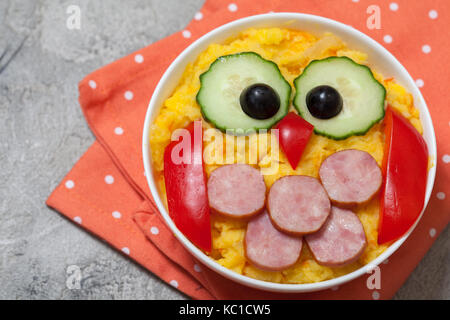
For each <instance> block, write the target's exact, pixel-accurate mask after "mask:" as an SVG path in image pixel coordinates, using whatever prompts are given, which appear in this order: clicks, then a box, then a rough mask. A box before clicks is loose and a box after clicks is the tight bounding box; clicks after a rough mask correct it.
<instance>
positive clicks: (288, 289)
mask: <svg viewBox="0 0 450 320" xmlns="http://www.w3.org/2000/svg"><path fill="white" fill-rule="evenodd" d="M274 17H276V18H279V19H286V21H289V20H292V19H295V20H302V19H303V20H305V19H306V20H309V21H312V22H317V23H319V24H322V25H328V26H330V27H332V28H338V29H340V30H341V31H343V32H346V33H350V34H351V36H353V37H355V38H359V39H360V40H361V39H363V40H364V41H365V42H366V43H369V44H370V45H371V46H373V47H375V48H376V49H377V50H378V51H380V52H382V54H383V55H384V56H386V58H387V59H389V60H391V61H392V62H393V63H394V64H396V65H397V67H398V69H399V73H400V74H403V75H404V76H405V77H406V79H407V81H408V82H410V87H411V88H412V91H413V92H410V93H412V94H413V95H414V97H415V98H417V99H418V103H417V102H416V104H419V105H422V106H423V110H420V111H421V122H422V123H424V122H426V123H427V127H428V128H429V132H428V133H429V135H430V138H431V145H429V144H428V143H427V146H428V149H429V150H428V152H429V156H431V157H434V158H436V154H437V153H436V137H435V132H434V127H433V123H432V120H431V116H430V113H429V110H428V107H427V105H426V103H425V100H424V98H423V96H422V94H421V92H420V90H419V89H418V88H417V86H416V85H415V83H414V80H413V79H412V77H411V76H410V74H409V73H408V71H407V70H406V69H405V68H404V67H403V65H402V64H401V63H400V62H399V61H398V60H397V59H396V58H395V57H394V56H393V55H392V54H391V53H390V52H389V51H388V50H387V49H385V48H384V47H383V46H382V45H381V44H379V43H378V42H377V41H375V40H374V39H372V38H370V37H369V36H368V35H366V34H364V33H362V32H361V31H358V30H356V29H354V28H352V27H350V26H348V25H346V24H344V23H341V22H338V21H335V20H332V19H329V18H324V17H321V16H317V15H311V14H304V13H292V12H277V13H267V14H259V15H253V16H249V17H245V18H242V19H238V20H234V21H232V22H229V23H226V24H224V25H222V26H219V27H218V28H215V29H213V30H211V31H209V32H207V33H206V34H204V35H203V36H201V37H200V38H198V39H197V40H195V41H194V42H193V43H191V44H190V45H189V46H188V47H187V48H185V49H184V50H183V51H182V52H181V53H180V54H179V55H178V56H177V57H176V59H175V60H174V61H172V63H171V64H170V66H169V67H168V68H167V70H166V71H165V72H164V74H163V76H162V77H161V79H160V80H159V82H158V84H157V86H156V88H155V90H154V92H153V94H152V97H151V99H150V102H149V105H148V108H147V112H146V116H145V122H144V130H143V136H142V152H143V161H144V168H145V176H146V179H147V183H148V185H149V188H150V192H151V194H152V196H153V198H154V201H155V203H156V206H157V208H158V210H159V211H160V213H161V215H162V217H163V219H164V221H165V223H166V224H167V225H168V227H169V228H170V230H171V231H172V232H173V234H174V235H175V237H176V238H178V239H179V241H180V242H181V244H182V245H183V246H184V247H185V248H186V249H187V250H188V251H189V252H190V253H191V254H192V255H193V256H194V257H195V258H196V259H197V260H199V261H200V262H201V263H202V264H204V265H206V266H207V267H208V268H210V269H212V270H213V271H215V272H217V273H219V274H220V275H222V276H224V277H226V278H227V279H230V280H233V281H235V282H237V283H240V284H243V285H245V286H249V287H252V288H256V289H261V290H265V291H272V292H284V293H300V292H312V291H319V290H325V289H328V288H332V287H336V286H339V285H342V284H344V283H346V282H349V281H351V280H353V279H355V278H358V277H360V276H362V275H363V274H366V273H367V274H368V273H371V272H372V270H373V268H374V267H375V266H378V265H379V264H380V263H381V262H383V261H385V260H386V259H387V258H389V257H390V256H391V255H392V254H393V253H394V252H395V251H397V249H398V248H399V247H400V246H401V245H402V244H403V243H404V242H405V240H406V239H407V238H408V237H409V235H410V234H411V233H412V231H413V230H414V229H415V227H416V226H417V224H418V223H419V221H420V219H421V218H422V216H423V213H424V211H425V208H426V207H427V204H428V201H429V199H430V196H431V193H432V189H433V185H434V180H435V175H436V165H435V164H434V166H433V167H431V168H430V169H429V171H428V178H427V190H426V194H425V201H424V207H423V209H422V212H421V214H420V216H419V218H418V219H417V220H416V221H415V223H414V225H413V226H412V227H411V228H410V229H409V230H408V231H407V232H406V233H405V234H404V235H403V236H402V237H400V238H399V239H397V240H396V241H395V242H393V243H392V244H391V245H390V246H389V247H388V248H387V249H386V250H385V251H384V252H382V253H381V254H380V255H379V256H378V257H377V258H375V259H374V260H372V261H371V262H370V263H369V264H367V265H364V266H362V267H361V268H358V269H356V270H355V271H352V272H350V273H348V274H345V275H343V276H339V277H336V278H333V279H329V280H325V281H321V282H315V283H304V284H285V283H275V282H268V281H263V280H257V279H254V278H250V277H247V276H245V275H241V274H238V273H236V272H234V271H232V270H230V269H227V268H225V267H223V266H222V265H220V264H219V263H217V262H216V261H214V260H213V259H212V258H210V257H208V256H207V255H206V254H204V253H203V252H202V251H201V250H200V249H199V248H197V247H196V246H195V245H194V244H192V243H191V241H190V240H189V239H187V238H186V237H185V236H184V234H183V233H182V232H181V231H180V230H178V228H177V227H176V226H175V224H174V222H173V221H172V219H171V218H170V216H169V214H168V212H167V210H166V208H165V206H164V204H163V203H162V200H161V197H160V195H159V192H158V187H157V185H156V181H155V179H154V177H153V169H152V163H151V160H150V157H151V153H150V147H149V134H150V127H151V120H152V112H153V110H155V109H158V108H159V106H158V105H156V100H157V99H156V97H157V96H158V95H159V94H160V93H161V91H162V88H163V87H164V86H165V85H166V82H167V80H168V79H169V78H170V76H171V74H172V73H173V71H174V70H175V69H176V67H177V66H178V65H179V64H180V63H181V62H182V61H183V60H184V59H185V58H186V56H188V55H189V54H190V53H191V51H193V50H194V49H195V48H197V47H198V46H200V45H202V44H204V43H208V42H209V43H213V41H211V40H212V39H214V37H215V36H217V35H219V34H220V33H222V32H225V31H226V30H227V29H230V28H232V27H238V26H240V25H244V24H248V23H251V22H254V23H256V22H263V21H264V20H266V19H272V18H274ZM409 91H411V90H409ZM424 133H425V132H424ZM434 161H435V160H434Z"/></svg>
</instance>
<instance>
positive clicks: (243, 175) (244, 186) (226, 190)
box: [208, 164, 266, 218]
mask: <svg viewBox="0 0 450 320" xmlns="http://www.w3.org/2000/svg"><path fill="white" fill-rule="evenodd" d="M208 198H209V206H210V207H211V209H212V210H214V211H215V212H217V213H219V214H223V215H226V216H230V217H234V218H244V217H250V216H252V215H254V214H257V213H260V212H261V211H262V210H263V209H264V203H265V199H266V184H265V183H264V179H263V176H262V174H261V173H260V171H259V170H257V169H255V168H253V167H252V166H249V165H247V164H230V165H225V166H222V167H219V168H217V169H215V170H214V171H213V172H212V173H211V175H210V177H209V179H208Z"/></svg>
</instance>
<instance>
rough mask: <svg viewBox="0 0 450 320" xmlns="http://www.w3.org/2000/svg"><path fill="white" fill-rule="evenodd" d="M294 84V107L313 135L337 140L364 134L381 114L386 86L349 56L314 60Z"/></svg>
mask: <svg viewBox="0 0 450 320" xmlns="http://www.w3.org/2000/svg"><path fill="white" fill-rule="evenodd" d="M294 85H295V89H296V92H295V97H294V101H293V102H294V106H295V108H296V109H297V111H298V112H299V114H300V115H301V116H302V117H303V118H304V119H305V120H306V121H308V122H309V123H311V124H312V125H313V126H314V132H315V133H316V134H320V135H324V136H326V137H329V138H332V139H336V140H340V139H345V138H347V137H349V136H352V135H364V134H365V133H366V132H367V131H368V130H369V129H370V128H371V127H372V126H373V125H374V124H375V123H377V122H378V121H380V120H381V119H382V118H383V117H384V99H385V96H386V90H385V88H384V87H383V85H382V84H381V83H379V82H378V81H377V80H376V79H375V78H374V76H373V74H372V71H371V70H370V69H369V68H368V67H367V66H364V65H360V64H357V63H356V62H354V61H353V60H351V59H350V58H347V57H329V58H326V59H322V60H314V61H312V62H311V63H310V64H309V65H308V66H307V67H306V68H305V69H304V70H303V72H302V74H301V75H300V76H298V77H297V78H296V79H295V80H294Z"/></svg>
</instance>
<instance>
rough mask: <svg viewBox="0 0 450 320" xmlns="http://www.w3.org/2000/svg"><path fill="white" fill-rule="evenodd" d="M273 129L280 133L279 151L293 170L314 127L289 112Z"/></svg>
mask: <svg viewBox="0 0 450 320" xmlns="http://www.w3.org/2000/svg"><path fill="white" fill-rule="evenodd" d="M275 129H278V130H279V133H280V134H279V140H280V145H281V149H282V150H283V151H284V154H285V155H286V157H287V159H288V161H289V163H290V164H291V167H292V169H294V170H295V168H297V165H298V162H299V161H300V159H301V157H302V154H303V150H304V149H305V147H306V145H307V144H308V141H309V138H310V137H311V134H312V132H313V129H314V127H313V125H312V124H310V123H309V122H307V121H306V120H304V119H303V118H302V117H300V116H299V115H297V114H296V113H295V112H289V113H288V114H287V115H286V116H285V117H284V118H283V119H282V120H281V121H280V122H278V124H277V125H276V126H275Z"/></svg>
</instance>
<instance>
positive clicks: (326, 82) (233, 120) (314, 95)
mask: <svg viewBox="0 0 450 320" xmlns="http://www.w3.org/2000/svg"><path fill="white" fill-rule="evenodd" d="M200 83H201V86H200V90H199V92H198V93H197V102H198V104H199V105H200V108H201V112H202V115H203V117H204V118H205V120H207V121H208V122H210V123H212V124H214V125H215V127H216V128H218V129H220V130H222V131H226V132H227V133H231V134H246V133H248V132H251V131H253V130H259V129H270V128H271V127H272V126H273V125H275V124H276V123H277V122H278V121H280V120H281V119H282V118H283V117H284V116H286V114H287V113H288V111H289V106H290V96H291V86H290V85H289V83H288V82H287V81H286V79H284V77H283V76H282V74H281V72H280V69H279V68H278V66H277V65H276V64H275V63H274V62H272V61H269V60H266V59H264V58H262V57H261V56H260V55H258V54H257V53H254V52H242V53H237V54H231V55H227V56H222V57H219V58H218V59H217V60H216V61H214V62H213V63H212V64H211V66H210V67H209V69H208V70H207V71H206V72H205V73H203V74H202V75H201V76H200ZM294 86H295V89H296V93H295V97H294V101H293V104H294V106H295V108H296V109H297V111H298V112H299V114H300V115H301V116H302V117H303V118H304V119H305V120H306V121H308V122H309V123H311V124H312V125H313V126H314V131H315V133H316V134H320V135H324V136H327V137H329V138H332V139H336V140H339V139H345V138H347V137H349V136H351V135H363V134H365V133H366V132H367V131H368V130H369V129H370V128H371V127H372V125H373V124H375V123H376V122H378V121H379V120H381V119H382V118H383V117H384V99H385V95H386V90H385V89H384V87H383V86H382V85H381V84H380V83H379V82H378V81H377V80H376V79H375V78H374V76H373V74H372V72H371V70H370V69H369V68H368V67H367V66H364V65H360V64H357V63H355V62H354V61H353V60H351V59H349V58H347V57H329V58H326V59H322V60H314V61H312V62H311V63H310V64H309V65H308V66H307V67H306V68H305V69H304V71H303V72H302V74H301V75H300V76H299V77H297V78H296V79H295V80H294Z"/></svg>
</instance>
